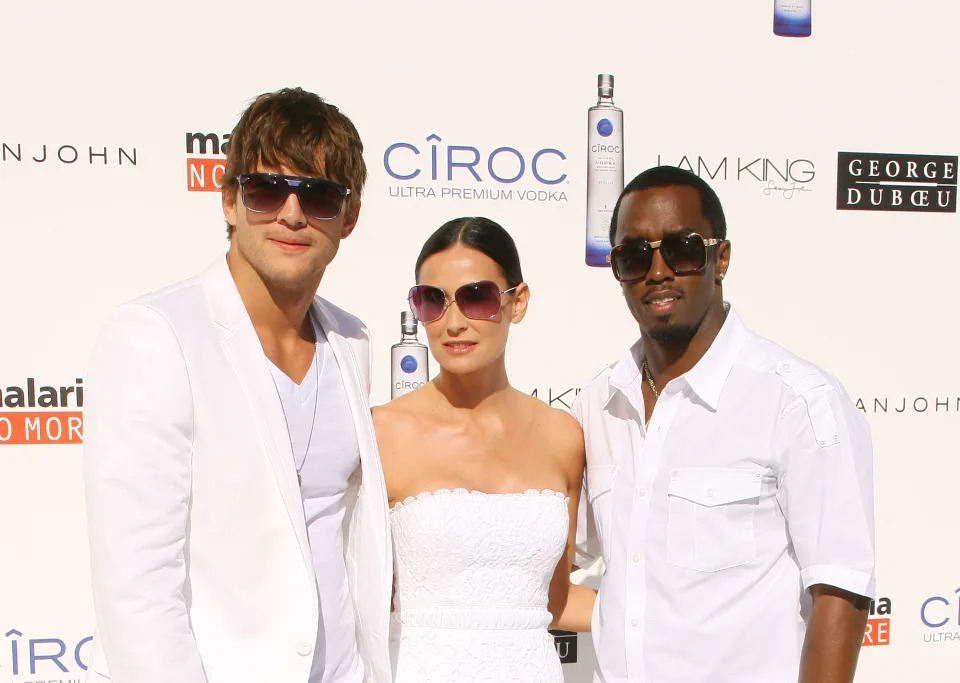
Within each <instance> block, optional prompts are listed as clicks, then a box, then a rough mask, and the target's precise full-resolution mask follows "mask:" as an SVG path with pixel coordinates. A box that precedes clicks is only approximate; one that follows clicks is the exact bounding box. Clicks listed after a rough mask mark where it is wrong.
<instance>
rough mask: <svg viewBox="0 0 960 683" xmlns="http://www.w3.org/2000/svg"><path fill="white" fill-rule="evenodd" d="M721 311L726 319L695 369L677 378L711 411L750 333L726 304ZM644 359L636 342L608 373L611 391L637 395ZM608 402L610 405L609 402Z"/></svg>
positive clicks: (638, 342)
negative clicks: (725, 312)
mask: <svg viewBox="0 0 960 683" xmlns="http://www.w3.org/2000/svg"><path fill="white" fill-rule="evenodd" d="M724 308H725V309H727V318H726V320H724V321H723V326H721V328H720V332H719V333H718V334H717V337H716V339H714V340H713V343H712V344H711V345H710V348H709V349H707V352H706V353H705V354H703V357H702V358H701V359H700V360H699V361H698V362H697V364H696V365H694V366H693V367H692V368H691V369H690V370H689V371H688V372H686V373H684V374H683V375H681V376H680V377H678V378H677V379H678V380H681V381H684V382H686V383H687V385H688V386H689V387H690V388H691V389H692V390H693V391H694V393H696V394H697V396H698V397H700V399H701V400H702V401H703V402H704V403H706V404H707V405H708V406H709V407H710V409H711V410H716V409H717V406H718V405H719V404H720V393H721V392H722V391H723V385H724V384H726V381H727V377H728V376H729V375H730V371H731V370H732V369H733V366H734V364H735V363H736V362H737V358H738V357H739V356H740V351H741V349H743V345H744V344H745V343H746V341H747V337H748V335H749V333H750V331H749V330H748V329H747V326H746V325H744V323H743V320H742V319H741V318H740V316H739V315H737V312H736V311H735V310H733V307H732V306H730V304H727V303H725V304H724ZM643 356H644V352H643V340H642V339H638V340H637V342H636V343H635V344H634V345H633V346H631V347H630V349H629V350H628V351H627V352H626V353H625V354H624V355H623V357H622V358H620V360H619V361H617V363H616V365H614V367H613V370H612V371H611V373H610V387H611V388H612V389H614V390H617V391H619V392H621V393H623V394H626V395H627V396H630V395H631V394H633V393H639V389H638V384H637V382H638V381H642V377H641V361H642V359H643ZM610 398H611V399H612V398H613V391H611V392H610ZM641 400H642V399H641ZM607 402H608V403H609V399H608V401H607Z"/></svg>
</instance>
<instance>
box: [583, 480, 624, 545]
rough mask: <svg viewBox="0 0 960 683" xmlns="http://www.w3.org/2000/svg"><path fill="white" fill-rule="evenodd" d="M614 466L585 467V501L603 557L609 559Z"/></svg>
mask: <svg viewBox="0 0 960 683" xmlns="http://www.w3.org/2000/svg"><path fill="white" fill-rule="evenodd" d="M617 470H619V467H617V466H616V465H597V466H593V467H589V466H588V467H587V501H588V502H589V503H590V507H591V508H592V510H593V521H594V524H595V525H596V528H597V535H598V536H599V537H600V545H601V548H602V553H603V556H604V557H610V554H609V551H610V548H609V543H610V515H611V514H612V502H611V501H612V499H613V485H614V484H615V483H616V480H617Z"/></svg>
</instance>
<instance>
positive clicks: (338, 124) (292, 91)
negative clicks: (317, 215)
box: [221, 88, 367, 237]
mask: <svg viewBox="0 0 960 683" xmlns="http://www.w3.org/2000/svg"><path fill="white" fill-rule="evenodd" d="M258 165H260V166H262V167H264V168H269V169H279V168H280V167H281V166H286V167H287V168H290V169H292V170H295V171H296V172H298V173H304V174H306V175H310V176H318V177H323V178H328V179H330V180H333V181H335V182H338V183H340V184H341V185H344V186H346V187H348V188H350V195H349V196H348V197H347V198H346V203H345V205H344V211H351V210H353V209H354V208H355V206H356V203H357V202H359V201H360V196H361V194H362V193H363V185H364V183H365V182H366V180H367V167H366V164H364V162H363V143H362V142H361V141H360V135H359V133H357V129H356V128H355V127H354V125H353V123H352V122H351V121H350V119H348V118H347V117H346V116H345V115H344V114H343V113H342V112H341V111H340V110H339V109H338V108H337V107H335V106H334V105H332V104H330V103H329V102H325V101H324V100H323V98H321V97H320V96H318V95H315V94H314V93H311V92H307V91H305V90H303V89H302V88H284V89H282V90H278V91H276V92H271V93H265V94H263V95H260V96H259V97H257V98H256V99H255V100H254V101H253V103H251V104H250V106H249V107H247V109H246V111H244V112H243V114H242V115H241V116H240V120H239V121H238V122H237V125H236V127H235V128H234V129H233V133H232V134H231V135H230V143H229V148H228V151H227V163H226V169H225V170H224V173H223V178H222V180H221V190H222V191H223V192H229V193H231V194H232V195H234V196H235V195H236V192H237V188H238V187H239V184H240V183H239V181H238V177H239V176H240V174H241V173H250V172H253V171H255V170H256V169H257V166H258ZM232 233H233V226H232V225H228V226H227V237H229V236H230V235H231V234H232Z"/></svg>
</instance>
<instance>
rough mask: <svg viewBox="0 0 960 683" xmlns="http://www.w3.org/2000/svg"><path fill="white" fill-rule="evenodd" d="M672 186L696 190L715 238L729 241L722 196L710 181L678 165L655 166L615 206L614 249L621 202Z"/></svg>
mask: <svg viewBox="0 0 960 683" xmlns="http://www.w3.org/2000/svg"><path fill="white" fill-rule="evenodd" d="M671 185H684V186H687V187H692V188H694V189H696V190H697V192H699V193H700V213H702V214H703V217H704V218H706V219H707V221H709V223H710V227H711V228H712V229H713V236H714V237H716V238H718V239H721V240H725V239H727V218H726V216H724V215H723V206H722V205H721V204H720V197H718V196H717V193H716V192H714V191H713V188H712V187H710V186H709V185H708V184H707V182H706V181H705V180H704V179H703V178H701V177H700V176H698V175H697V174H696V173H692V172H690V171H688V170H686V169H685V168H677V167H676V166H654V167H653V168H648V169H647V170H646V171H644V172H643V173H641V174H640V175H638V176H637V177H636V178H634V179H633V180H631V181H630V182H629V183H627V186H626V187H625V188H623V192H621V193H620V197H619V198H618V199H617V203H616V205H615V206H614V207H613V214H612V215H611V216H610V246H611V247H613V246H615V245H614V243H613V240H614V238H616V236H617V217H618V216H619V214H620V202H622V201H623V198H624V197H626V196H627V195H628V194H630V193H631V192H638V191H640V190H646V189H647V188H650V187H669V186H671Z"/></svg>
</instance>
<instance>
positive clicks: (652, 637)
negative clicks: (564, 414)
mask: <svg viewBox="0 0 960 683" xmlns="http://www.w3.org/2000/svg"><path fill="white" fill-rule="evenodd" d="M643 353H644V352H643V346H642V342H638V343H637V344H636V345H635V346H634V347H633V348H632V349H631V350H630V352H628V353H627V354H626V355H625V356H624V358H623V359H621V360H620V361H619V362H618V363H616V364H614V365H613V366H611V367H610V368H607V369H606V370H605V371H604V372H603V373H601V374H600V376H599V377H598V378H597V379H595V380H594V381H593V382H592V383H591V384H590V385H589V386H588V387H587V388H586V389H584V390H583V391H582V392H581V393H580V395H579V396H578V399H577V401H576V403H575V404H574V406H573V411H574V414H575V415H576V416H577V419H578V420H579V421H580V423H581V424H582V425H583V428H584V435H585V440H586V449H587V469H586V476H585V487H586V489H585V495H584V496H583V501H584V504H583V506H582V507H581V514H580V517H581V519H582V520H583V521H584V522H586V523H585V524H582V525H581V527H582V528H580V529H578V537H579V538H578V549H579V551H580V556H579V558H578V562H579V563H585V562H587V561H589V559H590V557H591V556H593V555H595V554H596V552H597V551H599V553H600V554H602V557H603V560H604V562H605V565H606V573H605V574H604V576H603V579H602V582H601V587H600V594H599V598H598V602H597V607H596V610H595V612H594V619H593V639H594V645H595V648H596V651H597V661H598V666H599V670H600V673H599V675H598V678H597V680H600V681H604V682H605V683H626V682H627V681H629V682H630V683H708V682H709V683H788V682H790V683H795V682H796V680H797V675H798V671H799V662H800V650H801V646H802V643H803V637H804V633H805V627H806V624H805V620H806V619H807V618H808V616H809V608H810V598H809V594H808V593H806V592H805V590H804V589H806V588H809V587H810V586H811V585H813V584H817V583H825V584H830V585H833V586H837V587H839V588H842V589H845V590H848V591H851V592H853V593H858V594H861V595H866V596H870V597H873V596H874V592H875V578H874V542H873V538H874V525H873V455H872V447H871V440H870V433H869V428H868V427H867V423H866V420H865V419H864V417H863V415H861V414H860V412H859V411H858V410H857V409H856V407H855V406H854V405H853V403H852V402H851V401H850V399H849V397H848V396H847V395H846V393H845V392H844V390H843V388H842V387H841V386H840V384H839V383H838V382H837V381H836V380H835V379H834V378H832V377H830V376H829V375H827V374H826V373H824V372H823V371H822V370H820V369H819V368H817V367H816V366H814V365H812V364H810V363H809V362H806V361H804V360H801V359H799V358H798V357H796V356H794V355H793V354H791V353H790V352H788V351H786V350H784V349H782V348H780V347H779V346H777V345H776V344H774V343H772V342H770V341H768V340H766V339H763V338H762V337H759V336H757V335H756V334H754V333H752V332H751V331H750V330H748V329H747V328H746V327H745V326H744V324H743V322H742V321H741V320H740V318H739V316H738V315H737V314H736V312H735V311H733V310H730V311H729V313H728V315H727V318H726V321H725V322H724V325H723V328H722V329H721V331H720V334H719V335H718V337H717V338H716V340H715V341H714V342H713V344H712V345H711V347H710V349H709V350H708V351H707V353H706V354H705V355H704V357H703V358H702V359H701V360H700V362H699V363H697V365H696V366H695V367H694V368H693V369H692V370H690V372H688V373H686V374H685V375H683V376H681V377H678V378H677V379H675V380H673V381H671V382H670V383H669V384H667V386H665V387H663V388H662V390H661V394H660V398H659V399H658V400H657V403H656V405H655V407H654V410H653V414H652V416H651V420H650V425H649V430H647V429H644V426H643V419H642V416H643V415H644V404H643V397H642V394H641V383H642V382H643V381H644V379H643V377H642V375H641V371H640V364H641V363H642V358H643ZM587 506H589V507H587ZM597 542H599V545H597Z"/></svg>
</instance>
